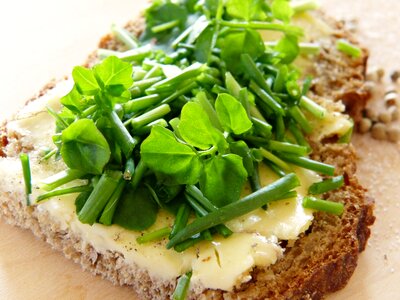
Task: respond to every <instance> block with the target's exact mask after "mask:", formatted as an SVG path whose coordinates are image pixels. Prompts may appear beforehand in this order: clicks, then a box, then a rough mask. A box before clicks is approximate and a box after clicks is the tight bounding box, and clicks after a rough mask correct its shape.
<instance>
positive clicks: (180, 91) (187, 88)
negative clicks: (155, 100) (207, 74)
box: [161, 82, 197, 104]
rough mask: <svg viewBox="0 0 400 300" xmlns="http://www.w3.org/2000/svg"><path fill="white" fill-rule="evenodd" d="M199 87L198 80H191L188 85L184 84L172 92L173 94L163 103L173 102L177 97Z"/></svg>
mask: <svg viewBox="0 0 400 300" xmlns="http://www.w3.org/2000/svg"><path fill="white" fill-rule="evenodd" d="M196 87H197V83H196V82H191V83H189V84H188V85H186V86H184V87H183V88H181V89H178V90H177V91H175V92H174V93H172V94H171V95H169V96H168V97H166V98H165V99H163V100H162V101H161V103H162V104H168V103H171V102H172V101H174V100H175V99H176V98H178V97H180V96H182V95H184V94H186V93H188V92H190V91H191V90H193V89H194V88H196Z"/></svg>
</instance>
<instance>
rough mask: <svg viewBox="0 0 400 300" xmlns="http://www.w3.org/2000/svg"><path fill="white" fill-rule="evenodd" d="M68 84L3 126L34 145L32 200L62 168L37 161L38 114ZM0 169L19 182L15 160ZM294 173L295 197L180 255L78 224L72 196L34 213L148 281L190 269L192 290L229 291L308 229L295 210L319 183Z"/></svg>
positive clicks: (306, 218)
mask: <svg viewBox="0 0 400 300" xmlns="http://www.w3.org/2000/svg"><path fill="white" fill-rule="evenodd" d="M70 85H71V82H69V81H65V82H62V83H60V84H58V85H57V87H56V88H54V89H53V90H51V97H50V96H49V95H46V96H44V97H42V98H40V99H39V100H38V101H35V102H32V103H31V104H29V105H28V106H27V107H26V108H25V109H24V110H23V111H22V112H21V113H20V114H19V115H17V116H16V121H12V122H10V123H9V124H8V126H9V127H8V129H9V130H10V131H13V132H14V133H15V134H18V135H19V136H22V137H23V140H24V141H25V143H27V144H28V143H29V142H30V143H31V144H32V146H34V150H33V151H32V152H31V166H32V178H33V180H34V186H36V188H34V191H33V198H34V197H36V196H37V195H38V194H40V193H42V192H43V191H40V189H38V188H37V183H38V182H40V180H43V179H44V178H47V177H49V176H51V175H53V174H54V173H55V172H57V171H59V170H62V169H65V168H66V167H65V166H64V164H63V163H62V162H57V163H56V162H54V161H53V160H51V161H50V162H42V161H40V155H39V150H38V149H40V148H41V147H51V145H52V141H51V136H52V134H53V133H54V129H55V127H54V126H55V125H54V123H55V122H54V121H53V120H51V117H49V116H48V115H47V114H46V113H44V112H45V106H46V105H49V106H51V107H54V108H57V107H59V104H58V103H59V97H61V96H62V95H64V94H65V92H66V91H67V90H68V89H69V88H70ZM0 170H3V171H1V172H7V174H8V175H7V176H9V174H14V175H13V176H15V177H16V178H22V174H21V170H20V163H19V161H18V160H17V159H15V160H14V161H12V160H10V159H9V158H7V159H0ZM294 170H295V171H296V173H297V174H298V176H299V178H300V180H301V181H302V187H301V188H299V189H298V193H299V196H298V197H297V198H294V199H288V200H284V201H277V202H275V203H271V204H270V205H269V207H268V209H267V210H263V209H259V210H256V211H254V212H252V213H250V214H248V215H245V216H242V217H240V218H238V219H236V220H232V221H231V222H229V223H228V224H227V226H228V227H230V228H231V229H232V230H233V231H234V232H235V233H234V234H233V235H232V236H231V237H229V238H227V239H223V238H219V237H217V238H216V239H215V240H214V241H213V242H209V241H203V242H201V243H199V244H198V245H197V246H196V247H192V248H189V249H188V250H186V251H184V252H183V253H178V252H176V251H175V250H167V249H166V248H165V244H166V241H160V242H158V243H148V244H141V245H139V244H138V243H137V242H136V238H137V237H138V236H140V234H141V233H140V232H135V231H128V230H125V229H123V228H121V227H119V226H117V225H112V226H104V225H102V224H94V225H93V226H90V225H87V224H82V223H81V222H80V221H79V220H78V218H77V215H76V213H75V205H74V200H75V198H76V196H77V195H76V194H75V195H74V194H72V195H67V196H61V197H56V198H53V199H50V200H49V201H47V202H44V203H41V204H38V205H37V209H38V210H39V211H42V212H47V213H48V214H49V215H50V217H51V218H52V219H53V220H54V222H57V223H58V224H59V225H60V226H61V227H62V229H69V230H71V231H72V232H73V233H75V234H77V235H79V236H80V237H82V240H83V242H84V243H86V244H90V245H92V246H93V247H94V248H95V250H96V251H98V252H99V253H104V252H106V251H115V252H118V253H121V254H122V255H123V257H124V259H125V260H126V262H127V263H131V264H135V265H137V266H138V267H139V268H143V269H146V270H148V272H149V274H150V276H152V277H155V278H158V279H161V280H172V279H175V278H177V277H179V276H180V275H181V274H183V273H185V272H188V271H190V270H192V272H193V276H192V284H193V285H194V286H196V285H197V286H201V287H206V288H215V289H223V290H232V289H233V287H234V286H236V285H238V284H240V283H243V282H246V281H248V280H250V279H251V275H250V274H251V273H250V271H251V270H252V269H253V268H254V267H255V266H268V265H270V264H273V263H275V262H276V261H277V260H278V259H279V258H280V257H281V256H282V254H283V251H284V250H283V249H282V248H281V247H280V246H279V240H281V239H285V240H288V239H289V240H292V239H296V238H297V237H298V236H299V234H301V233H302V232H304V231H305V230H307V228H308V227H309V226H310V224H311V221H312V218H313V216H312V211H311V210H307V209H303V207H302V206H301V201H302V195H305V193H306V189H307V188H308V186H309V185H310V184H311V183H313V182H315V181H318V180H320V179H319V177H318V175H316V174H315V173H313V172H310V171H307V170H302V169H297V168H294ZM0 175H2V174H0ZM3 175H4V176H6V175H5V174H3ZM275 179H277V178H276V177H275V175H274V174H272V173H271V172H270V171H268V170H267V169H266V168H265V169H262V181H263V182H262V183H263V184H268V183H270V182H272V181H274V180H275ZM21 183H22V182H21ZM35 183H36V184H35ZM173 219H174V218H173V216H172V215H170V214H169V213H167V212H165V211H162V212H160V214H159V216H158V218H157V222H156V223H155V224H154V225H153V226H152V227H151V228H149V229H148V232H151V231H154V230H156V229H159V228H163V227H165V226H171V225H172V223H173ZM82 250H84V249H82Z"/></svg>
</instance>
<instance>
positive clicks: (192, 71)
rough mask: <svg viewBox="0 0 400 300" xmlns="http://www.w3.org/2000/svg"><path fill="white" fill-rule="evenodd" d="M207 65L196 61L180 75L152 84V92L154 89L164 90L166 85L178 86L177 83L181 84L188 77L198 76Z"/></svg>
mask: <svg viewBox="0 0 400 300" xmlns="http://www.w3.org/2000/svg"><path fill="white" fill-rule="evenodd" d="M205 68H206V67H205V65H203V64H200V63H194V64H192V65H191V66H189V67H187V68H186V69H184V70H182V72H181V73H180V74H179V75H176V76H174V77H170V78H166V79H164V80H161V81H159V82H157V83H156V84H154V85H153V86H152V93H153V91H155V92H157V91H159V90H162V88H164V87H169V86H176V85H177V84H180V83H182V82H184V81H185V80H188V79H192V80H193V79H194V78H196V77H197V76H198V75H199V74H200V73H201V72H203V70H205Z"/></svg>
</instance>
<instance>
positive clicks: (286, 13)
mask: <svg viewBox="0 0 400 300" xmlns="http://www.w3.org/2000/svg"><path fill="white" fill-rule="evenodd" d="M271 10H272V14H273V16H274V17H275V18H277V19H278V20H281V21H283V22H285V23H289V22H290V19H291V18H292V16H293V14H294V11H293V9H292V7H291V6H290V1H289V0H274V2H272V6H271Z"/></svg>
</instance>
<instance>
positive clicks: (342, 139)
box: [338, 119, 354, 144]
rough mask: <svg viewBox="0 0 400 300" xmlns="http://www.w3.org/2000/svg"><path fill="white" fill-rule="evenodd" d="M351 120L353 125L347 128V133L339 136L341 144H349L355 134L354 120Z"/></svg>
mask: <svg viewBox="0 0 400 300" xmlns="http://www.w3.org/2000/svg"><path fill="white" fill-rule="evenodd" d="M350 122H352V126H351V127H350V128H349V130H347V132H346V133H345V134H343V135H342V136H341V137H339V140H338V143H341V144H348V143H350V141H351V137H352V135H353V130H354V121H353V120H352V119H350Z"/></svg>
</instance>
